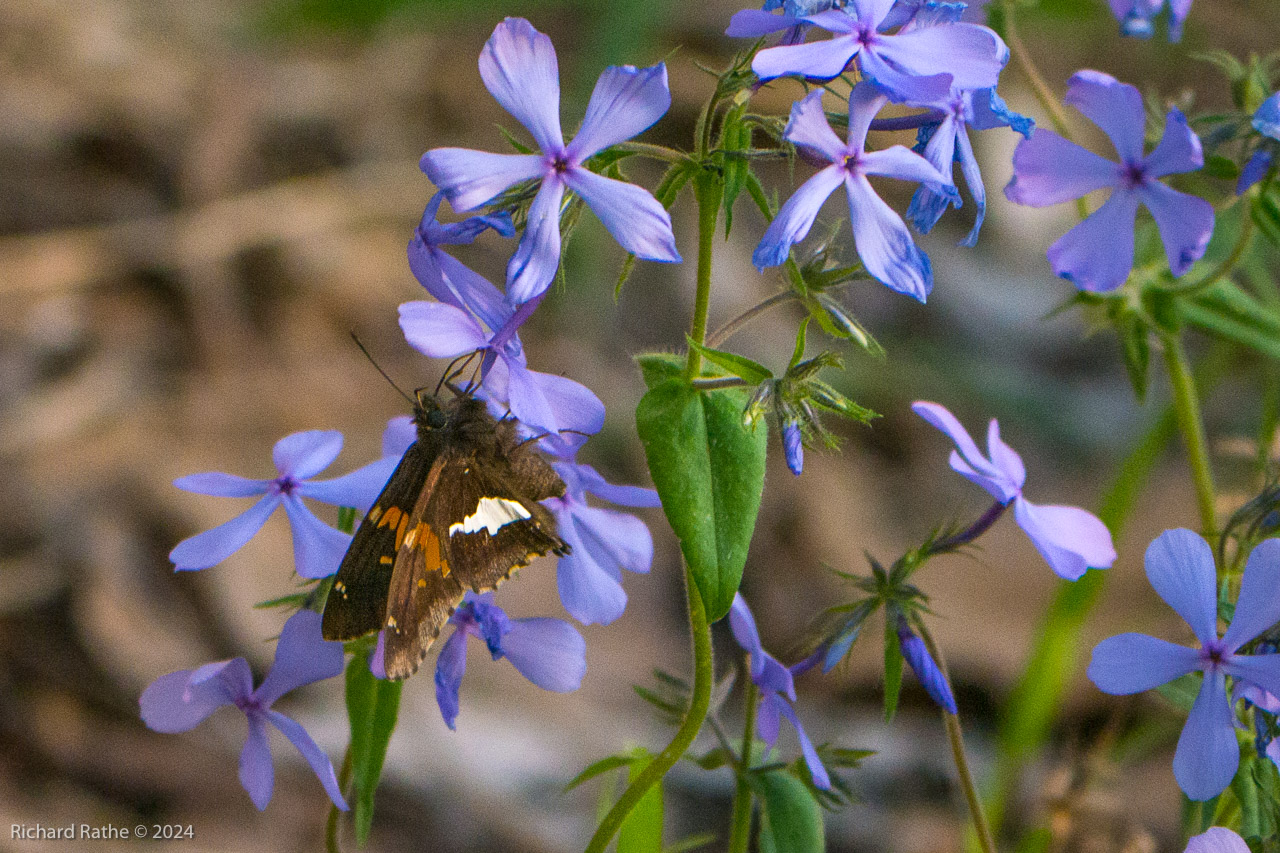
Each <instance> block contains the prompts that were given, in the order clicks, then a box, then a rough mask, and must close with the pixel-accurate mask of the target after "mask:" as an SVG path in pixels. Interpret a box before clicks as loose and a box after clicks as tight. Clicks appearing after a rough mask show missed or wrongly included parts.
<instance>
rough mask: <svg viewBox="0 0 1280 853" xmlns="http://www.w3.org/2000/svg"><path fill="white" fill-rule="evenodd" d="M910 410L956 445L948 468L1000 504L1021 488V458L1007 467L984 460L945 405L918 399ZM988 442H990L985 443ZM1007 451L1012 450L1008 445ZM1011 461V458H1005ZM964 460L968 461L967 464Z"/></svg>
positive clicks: (965, 431) (1009, 499)
mask: <svg viewBox="0 0 1280 853" xmlns="http://www.w3.org/2000/svg"><path fill="white" fill-rule="evenodd" d="M911 410H912V411H913V412H915V413H916V414H917V415H919V416H920V417H922V418H924V419H925V420H926V421H928V422H929V424H931V425H932V426H934V427H936V428H937V429H939V430H941V431H942V433H943V434H944V435H946V436H947V437H948V438H950V439H951V440H952V441H953V442H954V443H955V445H956V448H957V451H956V452H953V453H952V454H951V468H952V470H954V471H955V472H957V473H958V474H960V475H961V476H963V477H964V478H965V479H967V480H969V481H970V482H972V483H974V484H975V485H978V486H981V487H982V488H984V489H986V490H987V491H988V492H989V493H990V494H991V496H992V497H994V498H995V499H996V500H998V501H1000V502H1001V503H1008V502H1009V501H1011V500H1013V499H1014V498H1015V497H1016V496H1017V495H1018V493H1019V490H1021V488H1022V483H1023V480H1024V479H1025V477H1026V472H1025V470H1024V469H1023V468H1022V465H1021V463H1022V458H1021V457H1018V456H1017V454H1016V453H1014V454H1013V455H1014V457H1017V460H1018V465H1017V466H1012V465H1010V467H1009V468H1008V469H1001V468H999V467H997V466H996V465H995V464H994V463H993V462H992V461H991V460H989V459H987V458H986V457H985V456H984V455H983V453H982V451H981V450H979V449H978V445H977V444H976V443H975V442H974V440H973V438H972V437H971V436H970V435H969V431H968V430H967V429H965V428H964V425H963V424H961V423H960V421H959V420H958V419H957V418H956V416H955V415H953V414H951V412H950V411H948V410H947V408H946V407H945V406H942V405H940V404H938V403H931V402H928V401H927V400H918V401H916V402H915V403H912V404H911ZM988 443H989V442H988ZM1010 453H1013V450H1012V448H1010ZM1006 462H1011V460H1006ZM966 463H967V464H966Z"/></svg>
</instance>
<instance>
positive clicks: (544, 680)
mask: <svg viewBox="0 0 1280 853" xmlns="http://www.w3.org/2000/svg"><path fill="white" fill-rule="evenodd" d="M502 651H503V653H504V654H505V655H506V656H507V660H509V661H511V664H512V665H513V666H514V667H515V668H516V669H518V670H519V671H520V674H521V675H523V676H524V677H525V678H527V679H529V680H530V681H531V682H533V683H534V684H536V685H537V686H538V687H541V688H542V689H543V690H551V691H553V692H556V693H569V692H571V691H573V690H577V689H578V688H579V687H580V686H582V678H583V676H585V675H586V674H587V641H586V640H584V639H582V635H581V634H579V633H578V632H577V630H575V629H574V627H573V626H572V625H570V624H569V623H568V622H564V621H562V620H560V619H513V620H511V630H510V631H509V632H508V633H507V635H506V636H504V637H503V638H502Z"/></svg>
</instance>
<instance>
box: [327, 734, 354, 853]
mask: <svg viewBox="0 0 1280 853" xmlns="http://www.w3.org/2000/svg"><path fill="white" fill-rule="evenodd" d="M350 782H351V747H350V746H348V747H347V754H346V755H345V756H343V758H342V768H341V769H340V770H339V771H338V790H339V791H346V790H347V785H348V783H350ZM348 796H350V795H348ZM341 817H342V812H340V811H338V807H337V806H335V805H332V804H331V805H330V806H329V819H328V821H326V822H325V827H324V849H325V853H342V847H341V846H340V845H339V844H338V821H339V819H341Z"/></svg>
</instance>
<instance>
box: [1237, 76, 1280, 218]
mask: <svg viewBox="0 0 1280 853" xmlns="http://www.w3.org/2000/svg"><path fill="white" fill-rule="evenodd" d="M1253 129H1254V130H1256V131H1258V133H1260V134H1262V135H1263V136H1265V137H1269V139H1270V140H1274V141H1275V142H1280V92H1276V93H1275V94H1274V95H1272V96H1271V97H1269V98H1267V99H1266V100H1265V101H1263V102H1262V106H1260V107H1258V110H1257V112H1255V113H1254V114H1253ZM1275 149H1276V146H1275V145H1274V144H1273V143H1272V142H1271V141H1268V140H1267V139H1264V140H1263V141H1262V145H1261V146H1259V147H1258V149H1257V150H1256V151H1254V152H1253V155H1252V156H1251V157H1250V158H1249V161H1248V162H1247V163H1245V165H1244V168H1243V169H1241V170H1240V180H1239V181H1238V182H1237V183H1236V195H1244V191H1245V190H1247V189H1249V187H1251V186H1253V185H1254V184H1256V183H1257V182H1258V181H1260V180H1262V179H1263V178H1264V177H1265V176H1266V174H1267V172H1268V171H1270V170H1271V162H1272V160H1274V159H1275Z"/></svg>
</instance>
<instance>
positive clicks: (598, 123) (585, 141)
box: [568, 62, 671, 163]
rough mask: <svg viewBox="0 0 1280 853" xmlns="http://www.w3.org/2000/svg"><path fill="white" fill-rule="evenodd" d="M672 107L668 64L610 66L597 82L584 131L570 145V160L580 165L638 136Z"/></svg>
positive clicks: (589, 104)
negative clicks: (597, 154)
mask: <svg viewBox="0 0 1280 853" xmlns="http://www.w3.org/2000/svg"><path fill="white" fill-rule="evenodd" d="M670 108H671V90H670V89H668V88H667V65H666V63H665V62H659V63H658V64H657V65H651V66H649V67H648V68H636V67H635V66H634V65H611V66H609V67H608V68H606V69H605V70H604V72H603V73H602V74H601V75H600V78H599V79H598V80H596V87H595V89H593V90H592V91H591V100H590V101H589V102H587V114H586V115H585V116H584V117H583V119H582V128H581V129H580V130H579V131H578V133H577V135H576V136H574V137H573V141H572V142H570V143H569V147H568V155H569V159H570V161H571V162H573V163H581V162H583V161H584V160H586V159H587V158H588V157H590V156H591V155H592V154H595V153H596V152H597V151H603V150H604V149H606V148H608V147H609V146H610V145H616V144H617V143H619V142H625V141H626V140H628V139H630V138H631V137H633V136H639V135H640V134H641V133H644V132H645V131H646V130H648V129H649V128H650V127H652V126H653V124H654V122H656V121H657V120H658V119H660V118H662V116H663V115H664V114H665V113H666V111H667V110H669V109H670Z"/></svg>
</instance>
